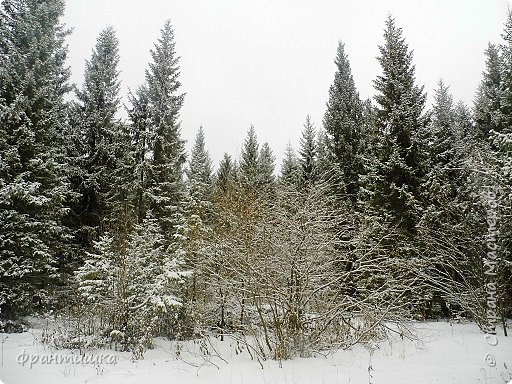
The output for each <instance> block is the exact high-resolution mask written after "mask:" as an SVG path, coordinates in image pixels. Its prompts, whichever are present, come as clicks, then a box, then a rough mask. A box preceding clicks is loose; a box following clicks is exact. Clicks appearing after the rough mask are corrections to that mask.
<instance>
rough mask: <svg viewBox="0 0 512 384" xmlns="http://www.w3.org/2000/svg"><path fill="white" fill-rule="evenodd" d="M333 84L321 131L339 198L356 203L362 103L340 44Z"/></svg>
mask: <svg viewBox="0 0 512 384" xmlns="http://www.w3.org/2000/svg"><path fill="white" fill-rule="evenodd" d="M334 63H335V64H336V73H335V75H334V82H333V84H332V85H331V87H330V88H329V101H328V102H327V111H326V112H325V116H324V121H323V123H324V128H325V131H326V132H327V134H328V135H329V141H330V144H331V151H332V152H333V155H334V156H333V157H334V159H335V161H336V163H337V167H336V168H337V169H338V170H339V172H340V174H339V176H338V178H339V179H340V180H336V183H337V184H339V187H338V192H337V194H338V195H339V197H346V198H349V199H350V200H351V201H352V202H355V201H356V195H357V192H358V189H359V174H360V173H361V172H362V165H361V160H360V153H359V147H360V140H361V128H362V113H363V109H362V104H361V101H360V99H359V94H358V92H357V90H356V87H355V83H354V79H353V77H352V72H351V69H350V64H349V61H348V56H347V54H346V53H345V46H344V44H343V43H341V42H340V43H339V44H338V50H337V54H336V59H335V60H334Z"/></svg>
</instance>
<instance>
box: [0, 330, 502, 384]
mask: <svg viewBox="0 0 512 384" xmlns="http://www.w3.org/2000/svg"><path fill="white" fill-rule="evenodd" d="M414 328H415V331H416V334H417V336H418V339H417V340H407V339H403V340H402V339H401V338H400V337H399V336H397V335H395V336H392V338H390V339H389V340H386V341H384V342H381V343H379V344H375V345H366V346H364V345H358V346H355V347H353V348H351V349H349V350H345V351H343V350H340V351H333V352H330V353H326V354H325V355H323V356H322V355H319V354H318V355H317V356H315V357H311V358H295V359H293V360H289V361H283V362H282V366H280V363H279V362H276V361H263V362H262V365H263V369H262V368H261V366H260V365H259V364H258V363H257V362H255V361H253V360H251V357H250V355H249V354H248V352H247V350H246V349H245V348H243V347H242V348H241V347H240V346H239V345H237V343H236V342H235V341H233V340H231V339H229V338H226V339H225V341H223V342H221V341H220V340H218V339H215V338H212V339H211V343H208V342H204V341H203V342H201V341H199V340H195V341H193V340H192V341H187V342H183V343H178V342H174V341H168V340H163V339H157V340H156V348H155V349H153V350H150V351H147V352H146V354H145V355H144V359H142V360H135V361H134V360H132V355H131V353H128V352H116V351H113V350H95V351H93V352H91V351H87V352H86V354H91V353H92V354H94V355H96V356H99V355H101V354H103V355H114V356H115V358H116V361H117V362H116V364H107V363H103V364H70V363H61V364H57V363H52V364H40V363H39V364H34V365H33V366H32V368H30V367H29V366H28V365H27V364H25V365H21V364H19V363H17V357H18V356H19V355H20V354H21V353H25V354H27V355H31V356H34V355H38V356H40V358H42V356H44V355H51V354H53V355H56V354H60V355H68V354H77V353H78V351H69V350H55V349H54V348H50V347H48V346H44V345H42V344H41V343H40V342H39V340H40V336H41V330H40V329H31V330H30V331H29V332H25V333H22V334H9V335H5V334H0V341H2V340H3V341H4V343H3V352H2V354H1V356H0V377H1V380H3V382H4V383H5V384H22V383H23V384H25V383H34V384H45V383H49V384H79V383H80V384H85V383H107V384H136V383H137V384H138V383H146V382H147V383H149V382H151V383H155V384H159V383H162V384H163V383H180V384H191V383H205V384H206V383H208V384H215V383H219V384H221V383H222V384H231V383H243V384H311V383H312V384H316V383H318V384H321V383H325V384H337V383H339V384H341V383H343V384H346V383H350V384H368V383H372V384H377V383H378V384H411V383H414V384H432V383H436V384H454V383H464V384H473V383H474V384H477V383H485V384H506V383H509V382H510V380H511V379H512V337H510V336H509V337H505V336H503V334H502V333H500V334H499V335H498V336H497V337H498V345H496V346H492V345H490V344H488V343H487V342H486V341H485V339H484V335H483V334H482V333H481V332H480V331H479V330H478V327H477V326H476V325H475V324H472V323H470V324H449V323H446V322H428V323H417V324H415V325H414ZM6 337H7V338H6ZM487 354H492V355H493V356H494V358H495V361H496V365H495V366H494V367H491V366H488V365H486V363H485V361H484V358H485V356H486V355H487ZM18 360H19V359H18ZM67 361H69V360H67Z"/></svg>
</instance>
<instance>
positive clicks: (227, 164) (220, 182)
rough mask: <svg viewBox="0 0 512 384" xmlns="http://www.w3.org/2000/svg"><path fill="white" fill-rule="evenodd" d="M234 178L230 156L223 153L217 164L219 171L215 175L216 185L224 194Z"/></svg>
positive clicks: (233, 166)
mask: <svg viewBox="0 0 512 384" xmlns="http://www.w3.org/2000/svg"><path fill="white" fill-rule="evenodd" d="M235 178H236V167H235V164H234V163H233V160H232V159H231V156H230V155H229V154H227V153H224V156H222V159H221V160H220V162H219V169H218V170H217V174H216V178H215V180H216V185H217V187H218V188H220V189H221V191H223V192H226V190H227V189H228V188H229V186H230V184H232V183H234V181H235Z"/></svg>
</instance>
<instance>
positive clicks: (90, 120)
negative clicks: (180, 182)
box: [71, 28, 121, 248]
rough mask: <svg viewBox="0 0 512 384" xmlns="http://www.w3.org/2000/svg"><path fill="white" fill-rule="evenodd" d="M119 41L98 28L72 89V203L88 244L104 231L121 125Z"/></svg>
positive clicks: (81, 234) (81, 238) (84, 242)
mask: <svg viewBox="0 0 512 384" xmlns="http://www.w3.org/2000/svg"><path fill="white" fill-rule="evenodd" d="M118 45H119V42H118V40H117V37H116V35H115V31H114V30H113V28H106V29H104V30H103V31H101V32H100V34H99V36H98V39H97V41H96V46H95V48H94V49H93V52H92V56H91V59H90V60H88V61H86V65H85V81H84V84H83V86H82V89H81V90H79V91H77V98H78V102H77V103H76V104H75V105H74V108H73V111H72V115H71V119H72V124H73V125H74V133H75V135H76V138H75V140H74V143H75V145H76V146H77V148H74V152H75V154H76V158H75V160H76V161H75V166H76V167H78V174H77V176H78V177H76V178H74V180H72V182H73V184H74V185H73V188H74V189H75V190H76V192H77V193H79V194H80V198H79V199H78V202H77V203H76V205H75V206H74V207H73V211H74V214H75V215H76V216H77V221H78V223H77V226H78V227H79V228H78V240H79V244H80V245H81V246H82V247H85V248H89V247H90V246H91V245H92V241H93V240H98V239H99V237H100V236H101V235H102V234H103V233H104V231H105V225H106V219H107V217H108V214H109V211H110V209H109V205H108V202H107V199H108V197H109V195H110V194H111V188H112V186H113V180H112V175H113V172H114V171H115V169H116V167H117V162H118V161H117V158H116V151H115V149H114V147H115V140H116V138H117V136H118V135H119V133H118V131H120V129H121V124H120V122H119V121H118V120H117V118H116V113H117V111H118V109H119V105H120V97H119V90H120V80H119V71H118V69H117V66H118V64H119V47H118Z"/></svg>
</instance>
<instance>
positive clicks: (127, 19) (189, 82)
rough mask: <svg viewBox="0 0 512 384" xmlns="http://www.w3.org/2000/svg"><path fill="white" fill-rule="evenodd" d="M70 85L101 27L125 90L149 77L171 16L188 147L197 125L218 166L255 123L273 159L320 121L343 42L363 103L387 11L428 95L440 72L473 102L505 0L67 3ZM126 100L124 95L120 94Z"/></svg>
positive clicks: (74, 0) (373, 74)
mask: <svg viewBox="0 0 512 384" xmlns="http://www.w3.org/2000/svg"><path fill="white" fill-rule="evenodd" d="M66 3H67V8H66V14H65V18H64V22H65V23H66V24H67V26H69V27H72V28H73V29H74V31H73V34H72V35H71V36H70V37H69V38H68V43H69V64H70V65H71V68H72V72H73V74H72V82H74V83H77V84H78V85H81V84H82V82H83V72H84V63H85V60H86V59H89V57H90V55H91V50H92V48H93V47H94V44H95V41H96V37H97V36H98V34H99V32H100V30H101V29H103V28H105V27H106V26H113V27H114V28H115V29H116V31H117V35H118V38H119V40H120V55H121V63H120V70H121V78H122V93H123V96H125V95H126V94H127V93H128V89H132V90H135V89H136V88H137V86H138V85H140V84H142V83H143V81H144V70H145V69H146V67H147V64H148V62H149V61H150V57H149V50H150V49H151V48H152V46H153V44H154V43H155V41H156V39H157V38H158V36H159V33H160V32H159V31H160V28H161V27H162V26H163V23H164V21H165V20H166V19H168V18H169V19H171V21H172V23H173V26H174V29H175V34H176V46H177V52H178V54H179V55H180V56H181V61H180V66H181V82H182V84H183V86H182V90H183V91H184V92H186V93H187V96H186V98H185V104H184V107H183V109H182V113H181V121H182V136H183V138H184V139H186V140H187V142H188V143H187V149H189V148H190V147H191V145H192V144H193V140H194V137H195V134H196V131H197V129H198V127H199V126H200V125H202V126H203V127H204V130H205V134H206V140H207V147H208V149H209V151H210V154H211V155H212V157H213V159H214V161H215V162H217V161H218V160H219V159H220V157H221V156H222V154H223V152H225V151H227V152H229V153H230V154H232V155H235V156H238V155H239V153H240V147H241V145H242V143H243V140H244V138H245V135H246V131H247V129H248V128H249V126H250V124H254V126H255V128H256V132H257V135H258V139H259V141H260V142H264V141H268V142H269V143H270V145H271V147H272V149H273V150H274V154H275V155H276V157H277V158H278V164H277V167H278V169H279V167H280V159H281V158H282V154H283V152H284V148H285V146H286V144H287V143H288V141H291V143H292V144H293V145H294V147H297V145H298V142H299V137H300V131H301V130H302V125H303V123H304V120H305V117H306V115H307V114H310V115H311V117H312V120H313V122H314V123H315V125H316V127H317V128H318V127H320V126H321V124H322V117H323V114H324V112H325V103H326V101H327V95H328V89H329V86H330V84H331V83H332V80H333V76H334V71H335V66H334V64H333V60H334V57H335V54H336V47H337V44H338V41H339V40H342V41H343V42H344V43H345V49H346V52H347V53H348V55H349V60H350V64H351V66H352V73H353V75H354V79H355V82H356V86H357V88H358V90H359V93H360V95H361V97H362V98H367V97H372V96H373V94H374V90H373V86H372V80H373V79H375V77H376V76H377V75H378V74H379V73H380V67H379V64H378V62H377V60H376V59H375V58H376V56H377V55H378V45H379V44H381V43H382V41H383V37H382V33H383V28H384V21H385V19H386V17H387V15H388V14H389V13H391V14H392V15H393V16H394V17H395V18H396V21H397V24H398V26H400V27H402V28H403V30H404V36H405V38H406V41H407V42H408V44H409V47H410V48H411V49H413V50H414V63H415V64H416V77H417V81H418V83H419V84H423V85H425V90H426V91H427V93H428V94H429V102H431V100H432V94H433V90H434V88H435V87H436V84H437V81H438V79H439V78H441V77H442V78H443V79H444V80H445V82H446V83H447V84H449V85H450V89H451V92H452V93H453V95H454V98H455V99H456V100H463V101H465V102H466V103H468V104H469V103H471V101H472V100H473V98H474V94H475V90H476V87H477V85H478V83H479V82H480V80H481V74H482V71H483V69H484V56H483V51H484V50H485V48H486V46H487V43H488V42H489V41H493V42H500V39H501V37H500V34H501V33H502V31H503V24H504V22H505V18H506V12H507V7H508V6H510V2H508V1H507V0H423V1H419V0H402V1H399V0H385V1H377V0H374V1H370V0H357V1H356V0H351V1H345V0H321V1H320V0H319V1H311V0H309V1H305V0H294V1H292V0H288V1H285V0H257V1H256V0H243V1H242V0H239V1H235V0H232V1H229V0H219V1H217V0H215V1H213V0H210V1H207V0H202V1H199V0H187V1H184V0H145V1H135V0H108V1H105V0H87V1H84V0H67V2H66ZM125 100H126V99H125Z"/></svg>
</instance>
